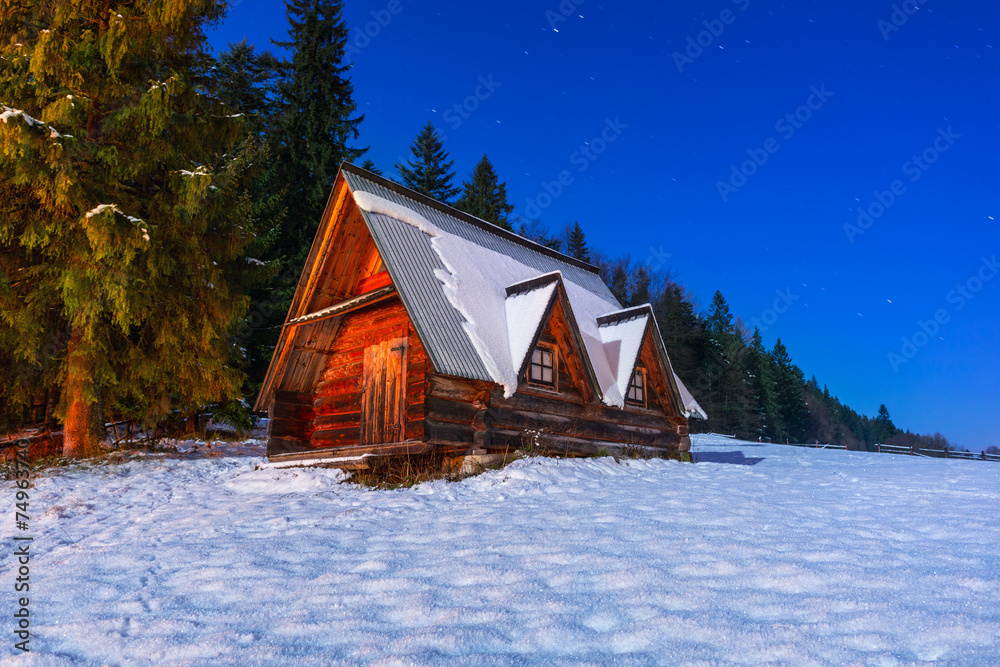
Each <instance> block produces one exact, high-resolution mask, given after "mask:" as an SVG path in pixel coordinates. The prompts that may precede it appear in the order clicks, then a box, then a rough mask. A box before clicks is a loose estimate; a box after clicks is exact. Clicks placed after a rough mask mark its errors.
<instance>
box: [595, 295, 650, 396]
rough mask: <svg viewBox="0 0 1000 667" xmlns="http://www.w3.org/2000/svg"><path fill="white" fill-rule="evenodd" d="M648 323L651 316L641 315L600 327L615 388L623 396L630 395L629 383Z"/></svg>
mask: <svg viewBox="0 0 1000 667" xmlns="http://www.w3.org/2000/svg"><path fill="white" fill-rule="evenodd" d="M648 322H649V315H647V314H641V315H638V316H636V317H633V318H631V319H628V320H622V321H621V322H615V323H613V324H606V325H604V326H602V327H600V334H601V341H602V342H603V343H604V352H605V354H606V355H607V359H608V364H609V365H610V366H611V369H612V371H614V374H615V386H617V387H618V391H619V392H620V393H621V395H622V396H625V395H626V394H627V393H628V383H629V381H630V380H631V379H632V371H633V370H634V369H635V363H636V359H637V358H638V357H639V349H640V348H641V347H642V341H643V338H644V335H645V333H646V324H647V323H648Z"/></svg>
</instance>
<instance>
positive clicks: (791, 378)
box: [770, 338, 809, 442]
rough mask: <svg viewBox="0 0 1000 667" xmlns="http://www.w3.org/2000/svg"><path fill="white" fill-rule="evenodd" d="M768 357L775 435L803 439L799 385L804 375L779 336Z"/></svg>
mask: <svg viewBox="0 0 1000 667" xmlns="http://www.w3.org/2000/svg"><path fill="white" fill-rule="evenodd" d="M770 356H771V360H772V363H773V364H774V366H775V378H774V396H775V404H776V410H777V412H778V419H775V420H774V421H775V436H776V437H777V438H778V439H779V440H780V439H787V440H791V441H793V442H802V441H803V440H805V431H806V420H807V418H808V415H809V410H808V408H807V407H806V403H805V398H804V395H803V388H804V386H805V378H804V377H803V375H802V371H801V370H799V368H798V367H797V366H795V365H794V364H793V363H792V359H791V357H789V356H788V350H787V349H786V348H785V346H784V345H783V344H782V342H781V339H780V338H779V339H778V340H777V341H776V342H775V343H774V349H773V350H771V354H770Z"/></svg>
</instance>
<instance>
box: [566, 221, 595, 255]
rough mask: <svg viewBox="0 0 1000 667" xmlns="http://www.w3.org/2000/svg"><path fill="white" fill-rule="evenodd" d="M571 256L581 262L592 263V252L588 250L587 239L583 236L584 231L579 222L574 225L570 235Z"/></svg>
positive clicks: (568, 248)
mask: <svg viewBox="0 0 1000 667" xmlns="http://www.w3.org/2000/svg"><path fill="white" fill-rule="evenodd" d="M567 250H568V252H569V256H570V257H572V258H573V259H578V260H580V261H581V262H589V261H590V250H588V249H587V239H586V238H584V236H583V229H581V227H580V223H579V222H574V223H573V229H572V231H570V233H569V243H568V245H567Z"/></svg>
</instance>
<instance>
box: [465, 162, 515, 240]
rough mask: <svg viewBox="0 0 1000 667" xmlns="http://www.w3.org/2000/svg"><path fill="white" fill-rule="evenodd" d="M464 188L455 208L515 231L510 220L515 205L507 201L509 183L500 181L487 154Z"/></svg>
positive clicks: (477, 165)
mask: <svg viewBox="0 0 1000 667" xmlns="http://www.w3.org/2000/svg"><path fill="white" fill-rule="evenodd" d="M462 188H463V190H464V191H463V192H462V196H461V197H459V199H458V201H456V202H455V208H457V209H458V210H460V211H465V212H466V213H468V214H470V215H474V216H476V217H477V218H480V219H481V220H486V221H487V222H492V223H493V224H494V225H497V226H498V227H502V228H504V229H506V230H507V231H509V232H512V231H514V228H513V227H512V226H511V224H510V221H509V220H508V216H509V215H510V212H511V211H513V210H514V205H513V204H511V203H510V202H508V201H507V184H506V183H501V182H500V178H499V177H498V176H497V172H496V171H495V170H494V169H493V164H492V163H491V162H490V159H489V158H488V157H487V156H486V155H485V154H484V155H483V159H482V160H480V161H479V163H478V164H476V167H475V169H473V170H472V177H471V178H470V179H469V180H468V181H466V182H465V183H463V184H462Z"/></svg>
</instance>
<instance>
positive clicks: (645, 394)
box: [625, 366, 649, 408]
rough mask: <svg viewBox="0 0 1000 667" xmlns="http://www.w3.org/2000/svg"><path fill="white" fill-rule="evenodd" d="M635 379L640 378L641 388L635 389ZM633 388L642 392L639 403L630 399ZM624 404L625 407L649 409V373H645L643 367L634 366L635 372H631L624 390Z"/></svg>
mask: <svg viewBox="0 0 1000 667" xmlns="http://www.w3.org/2000/svg"><path fill="white" fill-rule="evenodd" d="M637 377H641V378H642V386H641V387H637V386H636V385H635V379H636V378H637ZM633 388H638V389H640V390H641V391H642V400H641V401H640V400H636V399H634V398H631V394H632V389H633ZM625 403H626V405H631V406H633V407H636V408H648V407H649V371H647V370H646V368H644V367H643V366H636V367H635V370H634V371H632V377H631V378H629V381H628V387H627V388H626V389H625Z"/></svg>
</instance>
